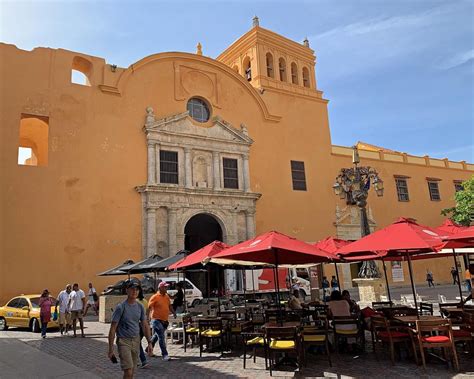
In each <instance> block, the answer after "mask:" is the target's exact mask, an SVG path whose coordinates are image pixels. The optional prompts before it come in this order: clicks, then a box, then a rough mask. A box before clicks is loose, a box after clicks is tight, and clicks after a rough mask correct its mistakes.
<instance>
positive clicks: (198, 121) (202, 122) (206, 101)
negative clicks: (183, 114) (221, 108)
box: [186, 96, 212, 126]
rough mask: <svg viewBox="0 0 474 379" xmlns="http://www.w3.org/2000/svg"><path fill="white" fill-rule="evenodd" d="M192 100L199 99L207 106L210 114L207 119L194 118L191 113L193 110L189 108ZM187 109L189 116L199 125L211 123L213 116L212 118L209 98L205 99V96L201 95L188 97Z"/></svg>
mask: <svg viewBox="0 0 474 379" xmlns="http://www.w3.org/2000/svg"><path fill="white" fill-rule="evenodd" d="M191 100H199V101H201V102H202V103H203V104H204V105H205V106H206V108H207V111H208V114H209V118H208V119H207V120H205V121H201V120H198V119H196V118H194V117H193V116H192V115H191V112H190V111H189V109H188V104H189V102H190V101H191ZM186 111H187V112H188V113H189V114H188V116H189V118H190V119H191V120H192V121H193V122H195V123H197V124H198V125H201V126H203V125H204V126H206V125H209V123H210V121H211V118H212V107H211V104H210V102H209V101H208V100H207V99H205V98H203V97H201V96H192V97H190V98H189V99H188V101H187V102H186Z"/></svg>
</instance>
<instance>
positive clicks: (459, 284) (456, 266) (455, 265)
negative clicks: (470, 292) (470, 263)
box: [453, 249, 463, 303]
mask: <svg viewBox="0 0 474 379" xmlns="http://www.w3.org/2000/svg"><path fill="white" fill-rule="evenodd" d="M453 259H454V268H455V270H456V273H457V274H456V276H457V278H458V287H459V296H460V299H461V303H462V302H463V299H462V288H461V279H460V277H459V270H458V261H457V259H456V250H454V249H453Z"/></svg>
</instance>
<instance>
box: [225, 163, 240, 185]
mask: <svg viewBox="0 0 474 379" xmlns="http://www.w3.org/2000/svg"><path fill="white" fill-rule="evenodd" d="M222 166H223V167H224V188H233V189H239V170H238V168H237V159H230V158H222Z"/></svg>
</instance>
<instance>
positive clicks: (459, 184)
mask: <svg viewBox="0 0 474 379" xmlns="http://www.w3.org/2000/svg"><path fill="white" fill-rule="evenodd" d="M459 191H464V188H463V187H462V182H454V192H459Z"/></svg>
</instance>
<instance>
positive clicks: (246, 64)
mask: <svg viewBox="0 0 474 379" xmlns="http://www.w3.org/2000/svg"><path fill="white" fill-rule="evenodd" d="M243 67H244V77H245V78H246V79H247V80H248V81H249V82H250V81H251V80H252V67H251V65H250V58H249V57H246V58H245V59H244V64H243Z"/></svg>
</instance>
